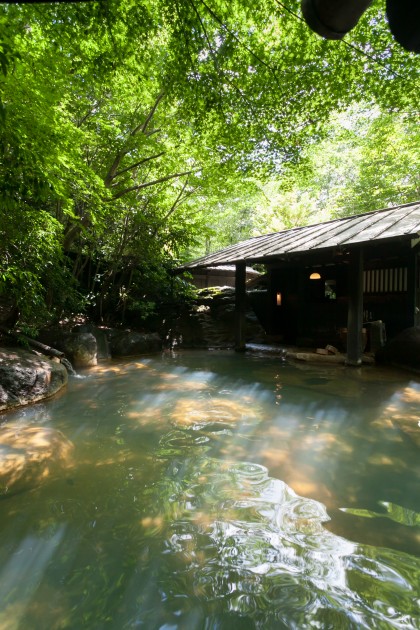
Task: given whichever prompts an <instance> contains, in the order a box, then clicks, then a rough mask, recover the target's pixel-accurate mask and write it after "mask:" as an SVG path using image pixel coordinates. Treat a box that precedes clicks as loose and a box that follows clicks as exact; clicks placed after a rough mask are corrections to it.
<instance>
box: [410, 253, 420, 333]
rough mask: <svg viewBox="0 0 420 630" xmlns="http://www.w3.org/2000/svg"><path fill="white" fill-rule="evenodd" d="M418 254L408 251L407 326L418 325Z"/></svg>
mask: <svg viewBox="0 0 420 630" xmlns="http://www.w3.org/2000/svg"><path fill="white" fill-rule="evenodd" d="M418 273H419V268H418V254H417V252H416V251H414V252H410V256H409V259H408V270H407V310H408V313H409V321H408V322H407V323H408V326H418V325H419V322H420V291H419V287H418V286H417V285H418Z"/></svg>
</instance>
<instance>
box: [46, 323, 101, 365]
mask: <svg viewBox="0 0 420 630" xmlns="http://www.w3.org/2000/svg"><path fill="white" fill-rule="evenodd" d="M39 340H40V341H42V342H43V343H46V344H48V345H49V346H51V347H52V348H55V349H56V350H60V351H61V352H64V354H65V355H66V357H67V358H68V359H69V360H70V362H71V363H72V365H73V367H75V368H81V367H91V366H94V365H97V363H98V356H97V353H98V346H97V343H96V339H95V336H94V335H93V334H92V333H91V332H67V331H63V330H62V329H60V328H58V329H53V330H43V331H41V332H40V334H39Z"/></svg>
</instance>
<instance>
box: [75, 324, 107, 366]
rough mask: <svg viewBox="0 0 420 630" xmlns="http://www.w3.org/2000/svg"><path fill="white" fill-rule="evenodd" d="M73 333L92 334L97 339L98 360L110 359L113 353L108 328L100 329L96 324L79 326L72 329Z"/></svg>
mask: <svg viewBox="0 0 420 630" xmlns="http://www.w3.org/2000/svg"><path fill="white" fill-rule="evenodd" d="M71 332H72V333H91V334H92V335H93V336H94V337H95V339H96V348H97V351H96V353H97V357H98V359H109V358H110V357H111V351H110V348H109V341H108V335H107V329H106V328H100V327H99V326H95V325H94V324H78V325H77V326H74V328H72V331H71Z"/></svg>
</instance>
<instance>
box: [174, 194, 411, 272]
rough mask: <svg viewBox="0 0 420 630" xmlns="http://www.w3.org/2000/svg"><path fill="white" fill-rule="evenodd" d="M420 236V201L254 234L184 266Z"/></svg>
mask: <svg viewBox="0 0 420 630" xmlns="http://www.w3.org/2000/svg"><path fill="white" fill-rule="evenodd" d="M419 237H420V201H417V202H415V203H408V204H405V205H402V206H396V207H393V208H386V209H385V210H376V211H374V212H367V213H365V214H358V215H356V216H352V217H345V218H344V219H335V220H333V221H327V222H325V223H318V224H316V225H308V226H305V227H299V228H293V229H291V230H284V231H283V232H275V233H274V234H266V235H263V236H256V237H254V238H250V239H248V240H246V241H242V242H241V243H237V244H236V245H230V246H229V247H226V248H225V249H221V250H220V251H218V252H215V253H214V254H208V255H207V256H203V257H201V258H197V259H196V260H193V261H192V262H190V263H186V264H185V265H182V267H180V270H182V269H195V268H198V267H209V266H218V265H227V264H234V263H240V262H246V263H257V262H258V263H264V262H267V263H268V262H272V261H273V259H275V258H283V257H287V256H289V255H294V254H299V255H300V254H307V253H311V252H316V251H318V250H334V249H342V248H348V247H351V246H355V245H364V244H367V243H372V242H379V241H386V240H388V241H391V240H393V239H404V238H407V239H408V238H411V239H413V238H419Z"/></svg>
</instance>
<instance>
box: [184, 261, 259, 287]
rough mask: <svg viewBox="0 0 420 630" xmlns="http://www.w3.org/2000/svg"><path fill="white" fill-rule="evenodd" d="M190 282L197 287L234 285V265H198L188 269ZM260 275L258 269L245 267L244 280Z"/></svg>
mask: <svg viewBox="0 0 420 630" xmlns="http://www.w3.org/2000/svg"><path fill="white" fill-rule="evenodd" d="M190 271H191V275H192V280H191V282H192V283H193V284H194V285H195V286H196V287H197V289H204V288H207V287H234V286H235V276H236V267H235V265H220V266H218V267H198V268H194V269H190ZM259 275H260V273H259V271H256V270H255V269H252V267H247V268H246V269H245V278H246V282H248V281H249V280H253V279H254V278H257V277H258V276H259Z"/></svg>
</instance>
